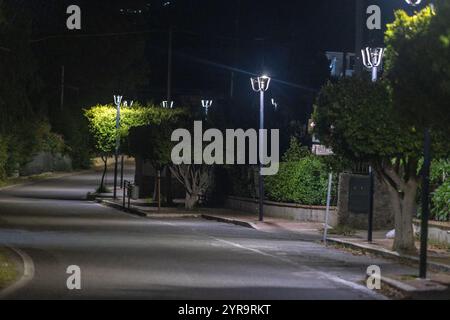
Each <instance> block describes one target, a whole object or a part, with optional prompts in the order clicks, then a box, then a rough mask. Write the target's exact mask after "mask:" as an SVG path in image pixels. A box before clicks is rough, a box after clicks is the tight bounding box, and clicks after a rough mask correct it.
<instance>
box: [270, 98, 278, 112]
mask: <svg viewBox="0 0 450 320" xmlns="http://www.w3.org/2000/svg"><path fill="white" fill-rule="evenodd" d="M271 102H272V105H273V107H274V108H275V111H277V110H278V102H277V101H276V100H275V99H274V98H272V100H271Z"/></svg>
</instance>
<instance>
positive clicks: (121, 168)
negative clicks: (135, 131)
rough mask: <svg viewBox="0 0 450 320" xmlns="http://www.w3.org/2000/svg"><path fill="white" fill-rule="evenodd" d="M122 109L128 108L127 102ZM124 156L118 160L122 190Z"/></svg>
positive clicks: (131, 103)
mask: <svg viewBox="0 0 450 320" xmlns="http://www.w3.org/2000/svg"><path fill="white" fill-rule="evenodd" d="M133 103H134V101H131V102H130V108H131V107H132V106H133ZM123 106H124V108H127V107H128V101H125V102H124V103H123ZM123 162H124V156H123V154H122V155H121V160H120V187H121V188H123V167H124V163H123Z"/></svg>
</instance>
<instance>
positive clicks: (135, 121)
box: [84, 103, 182, 190]
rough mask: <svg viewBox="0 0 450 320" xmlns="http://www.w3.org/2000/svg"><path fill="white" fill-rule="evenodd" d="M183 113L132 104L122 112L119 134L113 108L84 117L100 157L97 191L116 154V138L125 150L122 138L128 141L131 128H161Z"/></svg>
mask: <svg viewBox="0 0 450 320" xmlns="http://www.w3.org/2000/svg"><path fill="white" fill-rule="evenodd" d="M181 113H182V110H180V109H176V110H169V109H163V108H160V107H155V106H147V107H145V106H142V105H140V104H139V103H135V104H133V107H131V108H122V109H121V120H120V130H119V131H117V130H116V115H117V109H116V107H115V106H113V105H96V106H93V107H91V108H89V109H87V110H85V112H84V114H85V116H86V118H87V119H88V121H89V131H90V133H91V136H92V138H93V140H94V145H95V149H96V151H97V152H98V154H99V155H100V156H101V158H102V160H103V163H104V167H103V174H102V180H101V183H100V189H102V190H103V189H104V179H105V175H106V170H107V168H108V163H107V161H108V156H111V155H112V154H113V153H114V151H115V146H116V137H117V135H119V136H120V138H121V140H122V143H121V145H122V146H124V145H125V146H126V143H125V138H126V137H128V134H129V131H130V129H131V128H132V127H140V126H145V125H150V124H161V123H162V122H166V121H169V120H171V119H173V118H174V117H176V116H177V115H180V114H181Z"/></svg>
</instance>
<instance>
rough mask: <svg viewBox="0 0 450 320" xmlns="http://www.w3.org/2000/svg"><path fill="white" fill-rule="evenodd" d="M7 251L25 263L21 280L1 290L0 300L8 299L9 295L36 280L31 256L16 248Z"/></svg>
mask: <svg viewBox="0 0 450 320" xmlns="http://www.w3.org/2000/svg"><path fill="white" fill-rule="evenodd" d="M6 249H9V250H10V251H11V252H12V253H13V254H14V255H15V256H16V259H17V260H20V261H21V262H22V263H23V267H22V275H21V277H20V279H19V280H17V281H16V282H14V283H13V284H11V285H9V286H8V287H6V288H4V289H3V290H0V300H3V299H7V297H8V296H9V295H11V294H13V293H14V292H16V291H17V290H19V289H21V288H23V287H25V286H26V285H27V284H28V283H29V282H30V281H31V280H33V278H34V263H33V260H32V259H31V258H30V256H29V255H27V254H26V253H25V252H23V251H22V250H19V249H16V248H10V247H7V248H6Z"/></svg>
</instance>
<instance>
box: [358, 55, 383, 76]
mask: <svg viewBox="0 0 450 320" xmlns="http://www.w3.org/2000/svg"><path fill="white" fill-rule="evenodd" d="M361 54H362V59H363V64H364V66H365V67H366V68H368V69H372V81H373V82H376V81H377V79H378V67H379V66H380V65H381V61H382V60H383V54H384V48H369V47H367V48H365V49H362V50H361Z"/></svg>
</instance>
